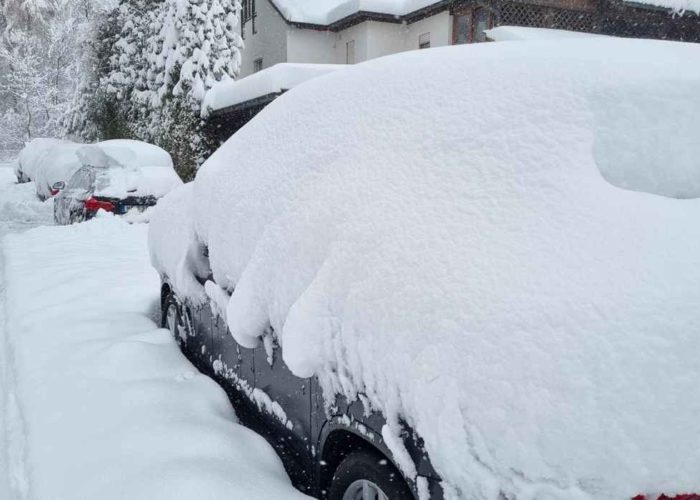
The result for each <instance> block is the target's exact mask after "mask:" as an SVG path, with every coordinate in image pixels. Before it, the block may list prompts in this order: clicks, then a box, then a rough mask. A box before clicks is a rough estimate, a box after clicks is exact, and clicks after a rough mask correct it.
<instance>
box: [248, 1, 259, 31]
mask: <svg viewBox="0 0 700 500" xmlns="http://www.w3.org/2000/svg"><path fill="white" fill-rule="evenodd" d="M250 5H251V8H250V10H251V14H250V19H251V21H252V22H253V35H254V34H256V33H257V32H258V27H257V24H256V22H255V20H256V19H257V18H258V10H257V9H256V8H255V0H250Z"/></svg>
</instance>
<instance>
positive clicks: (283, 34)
mask: <svg viewBox="0 0 700 500" xmlns="http://www.w3.org/2000/svg"><path fill="white" fill-rule="evenodd" d="M256 4H257V5H256V7H257V17H256V19H255V25H256V27H257V31H258V32H257V33H256V34H253V22H252V21H248V22H246V23H245V25H244V26H242V28H243V30H244V32H245V39H244V40H243V42H244V43H245V48H244V49H243V51H242V53H241V72H240V75H239V78H244V77H246V76H248V75H250V74H252V73H253V61H255V60H256V59H258V58H260V57H262V58H263V68H269V67H270V66H273V65H275V64H277V63H281V62H287V30H288V29H292V28H290V27H289V26H287V23H286V22H285V21H284V19H282V17H281V16H280V15H279V13H278V12H277V11H276V10H275V9H274V7H272V5H270V2H267V1H264V0H263V1H258V2H256Z"/></svg>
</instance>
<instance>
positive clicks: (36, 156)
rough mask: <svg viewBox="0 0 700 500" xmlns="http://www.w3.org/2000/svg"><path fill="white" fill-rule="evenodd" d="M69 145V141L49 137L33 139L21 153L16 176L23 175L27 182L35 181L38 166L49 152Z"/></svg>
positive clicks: (16, 167)
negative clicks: (58, 146)
mask: <svg viewBox="0 0 700 500" xmlns="http://www.w3.org/2000/svg"><path fill="white" fill-rule="evenodd" d="M67 143H68V141H63V140H61V139H53V138H48V137H38V138H36V139H32V140H31V141H29V142H28V143H27V145H26V146H25V147H24V148H23V149H22V151H20V153H19V157H18V158H17V163H16V166H15V174H16V175H17V177H20V174H22V175H23V176H24V179H25V180H34V178H35V177H36V170H37V166H38V165H39V164H40V163H41V161H42V159H43V158H44V157H45V155H46V154H47V152H48V151H49V150H50V149H51V148H52V147H54V146H56V145H58V144H67Z"/></svg>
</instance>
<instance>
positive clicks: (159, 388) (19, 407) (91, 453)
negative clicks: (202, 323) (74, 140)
mask: <svg viewBox="0 0 700 500" xmlns="http://www.w3.org/2000/svg"><path fill="white" fill-rule="evenodd" d="M0 174H1V175H2V177H0V178H1V179H2V181H0V182H1V183H2V184H0V235H6V234H8V233H18V232H19V231H22V230H24V229H27V228H31V227H33V226H40V225H45V224H49V223H50V221H51V206H50V203H49V204H41V203H39V202H37V201H35V200H34V199H33V198H32V196H33V195H32V196H29V194H28V193H30V192H31V193H33V186H30V185H27V186H21V185H20V186H18V185H14V184H13V183H12V179H11V177H10V175H8V174H11V172H10V171H7V170H2V171H0ZM25 191H26V192H25ZM1 250H2V251H1V252H0V257H1V258H2V259H3V261H2V267H0V270H1V272H0V290H2V291H3V295H2V302H1V303H0V306H2V307H0V353H1V354H0V356H2V358H0V361H2V368H3V369H2V378H1V379H0V384H1V386H0V390H2V394H3V400H2V410H3V411H2V412H0V418H1V419H2V424H3V425H2V429H3V430H4V432H2V433H0V448H2V450H8V452H7V453H4V454H0V466H1V467H2V472H7V474H5V473H0V498H3V499H23V498H33V499H51V500H61V499H65V500H69V499H76V498H81V499H82V498H85V499H88V498H99V499H103V500H104V499H112V498H113V499H125V498H128V499H149V500H151V499H159V498H163V499H169V500H170V499H177V498H183V499H192V498H198V499H222V498H246V499H248V498H266V499H273V498H280V499H282V498H284V499H291V498H296V497H303V495H302V494H300V493H298V492H297V491H296V490H295V489H293V488H292V486H291V485H290V482H289V479H288V478H287V476H286V474H285V473H284V470H283V468H282V465H281V463H280V461H279V459H278V457H277V455H276V454H275V453H274V451H273V450H272V448H270V447H269V446H268V445H267V443H266V442H265V441H264V440H263V439H262V438H261V437H259V436H258V435H257V434H255V433H253V432H252V431H250V430H248V429H247V428H245V427H243V426H241V425H238V424H237V423H236V417H235V414H234V411H233V409H232V407H231V406H230V403H229V401H228V399H227V398H226V396H225V394H224V392H223V391H222V390H221V389H220V388H219V387H218V386H217V385H216V384H215V383H214V382H212V381H211V380H210V379H208V378H207V377H204V376H202V375H200V374H199V373H198V372H197V371H196V370H195V369H194V368H193V367H192V365H191V364H190V363H189V362H188V361H187V360H186V359H185V358H184V357H183V356H182V355H181V353H180V351H179V350H178V348H177V345H176V344H175V343H174V341H173V340H172V338H171V337H170V335H169V333H168V332H167V331H166V330H163V329H160V328H158V327H157V325H156V323H155V322H154V320H155V319H156V318H157V316H158V309H159V304H158V290H159V287H158V276H157V274H156V272H155V271H154V270H153V269H152V267H151V265H150V263H149V260H148V254H147V250H146V226H143V225H128V224H126V223H123V222H122V221H120V220H117V219H114V218H102V219H98V220H95V221H91V222H89V223H85V224H80V225H76V226H70V227H38V228H36V229H32V230H30V231H26V232H23V233H21V234H11V235H10V236H9V237H7V238H5V239H4V240H3V242H2V247H1Z"/></svg>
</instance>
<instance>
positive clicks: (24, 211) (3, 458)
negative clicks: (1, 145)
mask: <svg viewBox="0 0 700 500" xmlns="http://www.w3.org/2000/svg"><path fill="white" fill-rule="evenodd" d="M13 167H14V163H2V162H0V241H2V238H3V236H5V235H6V234H9V233H13V232H17V231H22V230H24V229H27V228H31V227H34V226H38V225H42V224H50V223H51V221H52V205H51V203H42V202H40V201H38V200H37V198H36V192H35V189H34V185H33V184H32V183H27V184H16V183H15V181H16V178H15V174H14V170H13ZM2 268H3V253H2V252H1V251H0V270H1V269H2ZM4 293H5V283H4V278H3V273H2V272H0V498H3V499H10V498H13V495H12V493H11V491H12V488H11V486H10V484H11V483H13V484H14V485H15V492H17V490H18V489H21V488H22V486H21V481H22V479H21V478H22V475H23V474H22V472H21V467H19V466H18V465H19V464H18V463H17V462H16V461H14V462H13V463H12V466H10V457H11V456H13V457H19V456H21V450H19V449H18V445H19V446H21V443H22V440H21V431H20V429H19V428H18V426H17V423H18V420H17V418H15V417H16V411H15V410H16V405H15V403H16V401H15V395H14V389H13V386H14V384H13V379H12V377H13V374H12V372H11V371H10V370H9V364H8V363H9V358H8V352H7V348H6V343H5V338H6V337H5V331H4V325H5V317H4V312H5V309H4V307H2V300H3V297H4ZM8 415H9V416H10V417H11V418H9V419H8V418H7V417H8ZM10 423H12V424H13V425H12V426H11V425H10Z"/></svg>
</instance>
